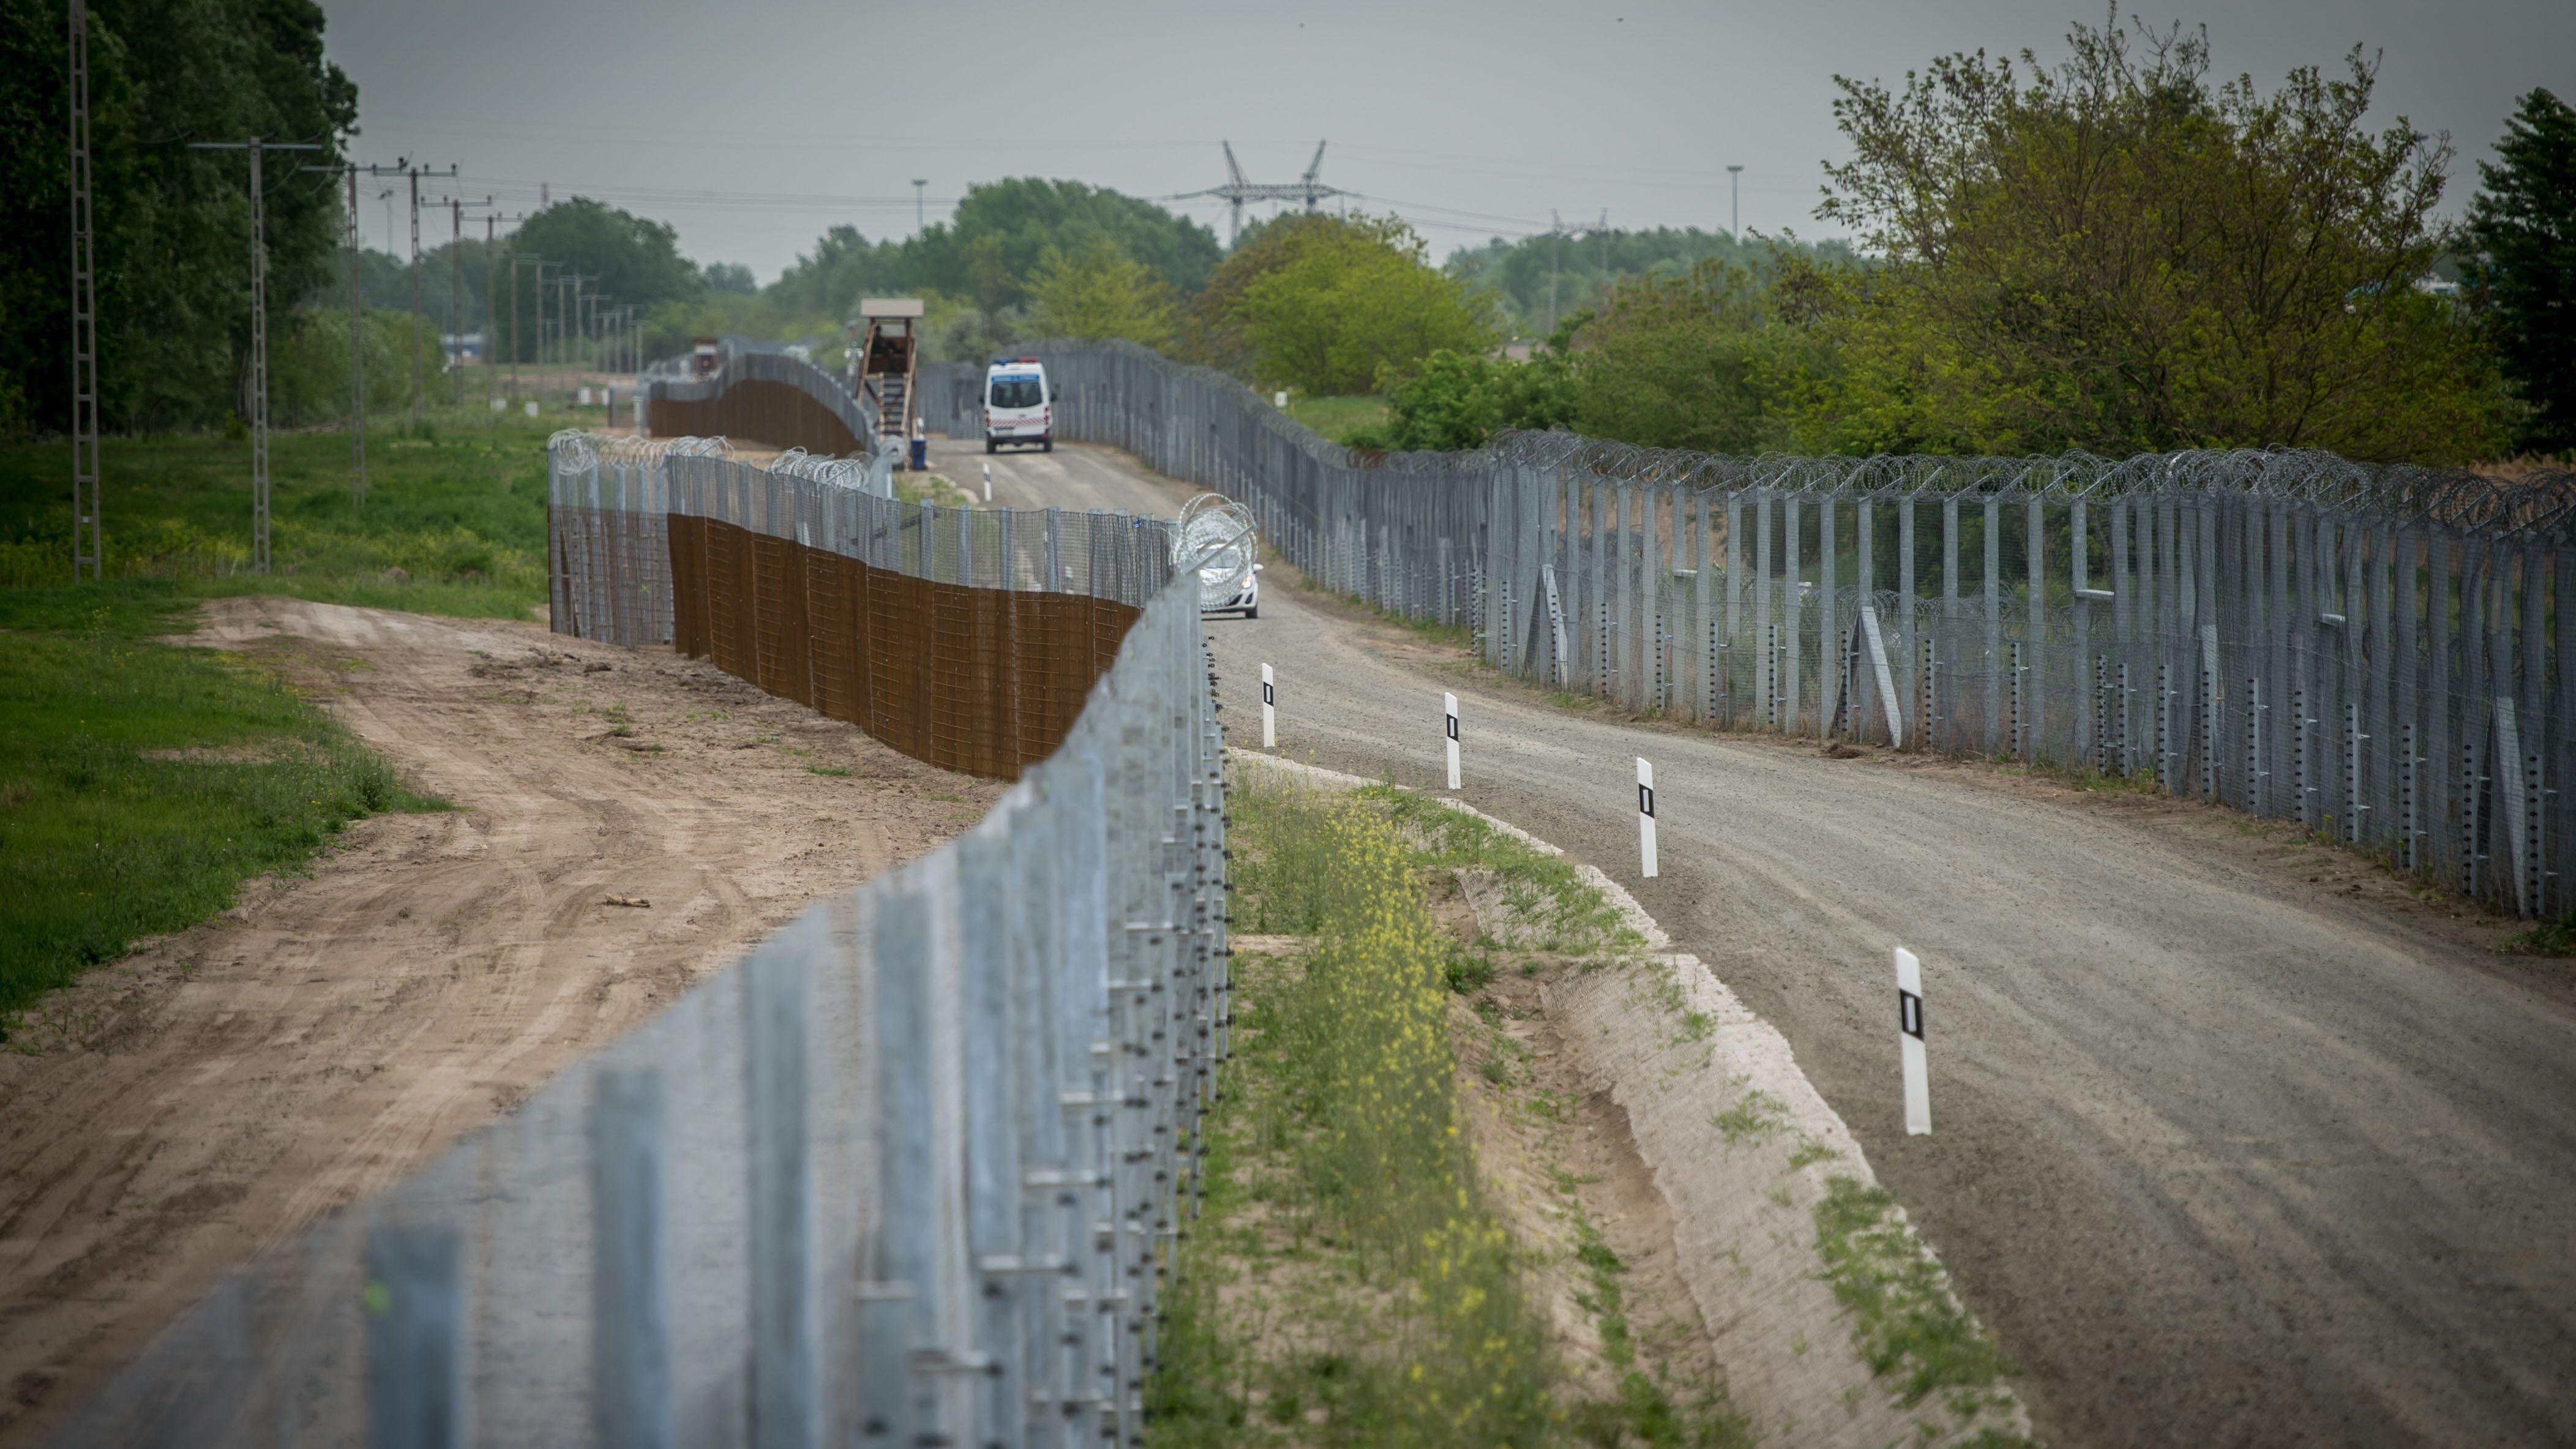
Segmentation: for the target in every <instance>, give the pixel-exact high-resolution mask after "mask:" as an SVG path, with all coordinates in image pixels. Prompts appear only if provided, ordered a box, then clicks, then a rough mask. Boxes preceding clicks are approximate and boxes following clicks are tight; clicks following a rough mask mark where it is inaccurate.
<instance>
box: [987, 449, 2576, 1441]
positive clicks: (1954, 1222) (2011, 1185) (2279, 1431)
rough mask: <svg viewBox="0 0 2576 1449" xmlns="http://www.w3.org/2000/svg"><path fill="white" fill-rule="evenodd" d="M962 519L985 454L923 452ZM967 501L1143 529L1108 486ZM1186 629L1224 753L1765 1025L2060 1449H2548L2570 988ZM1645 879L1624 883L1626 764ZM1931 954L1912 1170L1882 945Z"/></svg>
mask: <svg viewBox="0 0 2576 1449" xmlns="http://www.w3.org/2000/svg"><path fill="white" fill-rule="evenodd" d="M936 452H937V461H938V463H939V465H940V466H941V467H943V469H945V470H946V471H948V472H949V473H950V475H951V476H952V477H956V478H958V479H959V481H960V482H967V481H968V480H972V479H976V478H978V476H979V475H978V473H977V471H976V464H977V463H980V462H982V461H984V460H983V459H982V457H981V456H980V448H959V447H956V446H955V445H949V444H940V445H936ZM992 461H993V463H994V467H993V475H994V483H995V501H996V502H997V503H1000V504H1010V505H1022V506H1027V505H1040V504H1055V505H1058V506H1066V507H1082V508H1091V507H1111V508H1115V507H1124V508H1127V509H1130V510H1132V511H1152V512H1157V513H1166V514H1168V513H1170V512H1172V511H1173V510H1174V508H1175V507H1176V506H1177V502H1178V500H1179V498H1181V497H1182V496H1185V492H1184V491H1183V490H1180V489H1179V488H1178V485H1174V484H1171V483H1169V482H1168V481H1165V480H1152V479H1148V478H1147V477H1146V476H1145V475H1143V474H1142V473H1141V472H1140V471H1139V470H1138V469H1137V468H1136V467H1135V465H1134V464H1133V463H1132V462H1131V461H1129V460H1127V459H1126V458H1125V457H1124V456H1123V455H1120V454H1117V453H1114V452H1111V451H1109V450H1106V449H1095V448H1089V447H1060V448H1059V449H1058V450H1057V451H1056V452H1055V453H1054V454H1052V455H1044V456H1040V455H1029V454H1004V455H1002V456H1001V457H999V458H996V459H994V460H992ZM1287 574H1288V571H1287V570H1286V569H1284V568H1283V567H1281V566H1279V565H1276V564H1274V565H1273V566H1272V569H1271V573H1270V575H1269V576H1268V579H1267V583H1268V585H1269V587H1268V588H1267V590H1266V591H1265V594H1264V597H1263V606H1262V611H1261V617H1260V619H1258V620H1257V621H1251V622H1244V621H1238V620H1233V619H1219V620H1211V621H1209V625H1208V632H1209V633H1210V634H1211V635H1213V636H1214V638H1215V640H1216V645H1215V648H1216V658H1217V661H1218V668H1219V671H1220V673H1221V675H1222V685H1221V690H1222V697H1223V699H1224V701H1225V705H1226V719H1227V721H1228V723H1229V725H1230V726H1231V735H1232V737H1233V739H1234V740H1235V741H1236V742H1238V743H1248V742H1251V741H1254V740H1257V738H1258V722H1259V718H1260V715H1259V690H1258V682H1259V678H1260V665H1261V663H1262V662H1263V661H1265V660H1266V661H1268V662H1269V663H1270V664H1271V665H1272V666H1273V667H1274V669H1275V670H1276V672H1277V674H1278V678H1279V700H1280V711H1279V713H1280V723H1279V736H1280V745H1281V752H1282V753H1283V754H1287V755H1290V756H1292V757H1295V758H1299V759H1308V760H1312V761H1313V762H1315V763H1318V764H1322V765H1327V766H1330V767H1332V768H1335V769H1342V770H1350V771H1355V772H1360V773H1366V774H1373V775H1377V776H1381V777H1384V778H1388V779H1392V780H1395V781H1398V782H1401V783H1404V784H1409V785H1414V786H1420V787H1432V786H1436V785H1437V784H1438V783H1439V770H1440V758H1441V756H1440V738H1441V736H1440V692H1441V691H1442V690H1444V689H1447V690H1454V691H1455V692H1456V693H1457V694H1458V695H1459V696H1460V713H1461V716H1462V729H1461V732H1462V735H1463V736H1464V739H1465V746H1466V748H1465V759H1466V766H1465V778H1466V789H1465V790H1464V791H1463V792H1462V793H1463V795H1464V797H1465V798H1466V799H1467V800H1469V801H1471V802H1472V803H1474V804H1476V805H1478V806H1479V807H1481V808H1483V809H1486V810H1489V811H1491V812H1493V813H1494V814H1496V815H1499V816H1501V817H1503V818H1505V819H1508V820H1511V821H1514V822H1516V823H1519V824H1522V825H1524V826H1526V827H1528V828H1530V829H1532V830H1535V831H1537V832H1538V833H1540V834H1541V835H1543V836H1545V837H1547V838H1548V839H1550V840H1553V841H1555V842H1557V843H1558V844H1560V845H1562V846H1564V847H1565V848H1566V849H1567V850H1568V851H1569V852H1571V853H1573V854H1574V855H1576V856H1577V857H1579V858H1582V859H1586V860H1589V861H1591V862H1592V863H1593V864H1595V865H1598V866H1600V867H1601V868H1602V869H1604V870H1606V871H1608V872H1609V873H1610V874H1611V875H1613V876H1614V877H1616V878H1618V879H1619V880H1621V881H1622V882H1623V883H1625V884H1627V885H1628V886H1629V888H1630V889H1631V890H1632V891H1634V892H1635V893H1636V895H1637V896H1638V898H1639V899H1640V901H1641V902H1642V903H1643V904H1644V905H1645V906H1646V907H1647V909H1649V910H1650V911H1652V912H1653V913H1654V914H1655V916H1656V917H1657V919H1658V920H1660V921H1661V922H1662V923H1663V924H1664V925H1665V927H1666V928H1667V929H1668V930H1669V931H1671V933H1672V934H1673V936H1674V938H1675V945H1676V947H1677V948H1679V949H1683V950H1688V951H1692V952H1696V953H1697V954H1698V955H1699V956H1701V957H1702V959H1704V960H1706V961H1708V962H1709V963H1710V965H1711V967H1712V968H1713V969H1714V970H1715V971H1716V973H1717V974H1718V975H1719V977H1720V978H1721V979H1723V980H1725V981H1726V982H1728V983H1729V984H1730V985H1731V986H1733V987H1734V989H1735V990H1736V991H1737V992H1738V993H1739V994H1740V995H1741V996H1742V997H1743V998H1744V1000H1745V1002H1746V1003H1747V1004H1748V1005H1750V1006H1751V1007H1753V1008H1754V1009H1755V1010H1757V1011H1760V1012H1761V1013H1763V1014H1764V1015H1765V1016H1766V1017H1768V1018H1769V1019H1770V1020H1771V1021H1772V1022H1774V1023H1775V1024H1776V1025H1778V1026H1779V1027H1780V1029H1781V1030H1782V1031H1783V1032H1784V1033H1785V1034H1786V1035H1787V1037H1788V1039H1789V1041H1790V1043H1791V1044H1792V1046H1793V1047H1794V1048H1795V1049H1796V1051H1797V1053H1798V1057H1799V1060H1800V1062H1801V1063H1802V1064H1803V1065H1804V1067H1805V1069H1806V1071H1807V1073H1808V1075H1809V1077H1810V1078H1812V1079H1813V1081H1814V1082H1815V1084H1816V1086H1817V1088H1818V1089H1819V1090H1820V1091H1821V1092H1822V1093H1823V1094H1824V1096H1825V1098H1826V1100H1827V1101H1829V1102H1830V1103H1831V1104H1832V1105H1833V1106H1834V1107H1835V1108H1836V1109H1837V1110H1838V1111H1839V1112H1840V1113H1841V1114H1842V1116H1843V1118H1844V1119H1845V1120H1846V1121H1847V1122H1848V1123H1849V1124H1850V1125H1851V1127H1852V1129H1853V1131H1854V1132H1855V1133H1856V1134H1857V1135H1858V1137H1859V1138H1860V1141H1861V1142H1862V1144H1863V1146H1864V1148H1865V1149H1866V1150H1867V1151H1868V1153H1869V1155H1870V1160H1871V1162H1872V1163H1873V1164H1874V1165H1875V1167H1876V1168H1877V1170H1878V1173H1879V1175H1880V1177H1881V1178H1882V1179H1883V1180H1884V1181H1885V1182H1886V1184H1887V1185H1888V1186H1889V1187H1890V1188H1891V1189H1892V1190H1893V1191H1894V1192H1895V1193H1896V1195H1897V1197H1898V1199H1899V1200H1900V1201H1901V1202H1903V1203H1904V1204H1905V1205H1906V1207H1907V1210H1908V1211H1909V1213H1910V1214H1911V1215H1912V1217H1913V1218H1914V1220H1915V1222H1916V1223H1917V1224H1918V1226H1919V1227H1920V1228H1921V1230H1922V1231H1923V1233H1924V1236H1925V1237H1926V1238H1927V1239H1928V1240H1929V1241H1930V1242H1931V1243H1932V1244H1933V1245H1934V1246H1935V1247H1936V1248H1937V1249H1938V1250H1939V1251H1940V1253H1941V1255H1942V1257H1943V1259H1944V1260H1945V1261H1946V1262H1947V1264H1948V1265H1949V1267H1950V1268H1951V1270H1952V1272H1953V1273H1954V1274H1955V1275H1956V1277H1957V1280H1958V1283H1959V1287H1960V1290H1961V1293H1962V1296H1963V1297H1964V1298H1965V1299H1966V1300H1967V1302H1968V1303H1969V1305H1970V1306H1971V1307H1972V1308H1974V1309H1975V1310H1976V1311H1977V1312H1978V1314H1979V1315H1980V1316H1982V1317H1983V1318H1984V1319H1985V1320H1986V1321H1987V1322H1988V1323H1989V1324H1990V1325H1992V1326H1993V1327H1994V1329H1995V1330H1996V1333H1997V1335H1998V1337H1999V1338H2000V1339H2001V1341H2002V1343H2003V1345H2004V1348H2005V1351H2006V1353H2007V1355H2008V1356H2009V1357H2010V1358H2011V1359H2012V1360H2013V1361H2014V1363H2015V1364H2016V1366H2017V1367H2018V1368H2019V1369H2020V1370H2021V1372H2022V1374H2023V1377H2022V1379H2021V1380H2020V1384H2019V1386H2020V1388H2021V1390H2022V1392H2023V1394H2024V1395H2025V1397H2026V1399H2027V1401H2028V1403H2029V1405H2030V1407H2031V1411H2032V1415H2033V1418H2034V1420H2035V1422H2036V1425H2037V1427H2038V1430H2039V1433H2040V1435H2041V1437H2042V1438H2043V1439H2045V1440H2048V1441H2050V1442H2052V1443H2057V1444H2072V1445H2130V1444H2141V1445H2143V1444H2175V1445H2196V1446H2217V1445H2240V1444H2242V1445H2254V1444H2263V1445H2278V1444H2308V1443H2315V1444H2544V1443H2559V1444H2563V1443H2571V1442H2576V990H2571V987H2570V979H2571V972H2570V969H2569V968H2568V966H2567V965H2566V964H2565V963H2564V962H2555V961H2542V960H2536V959H2534V958H2529V957H2522V956H2513V955H2505V954H2499V953H2497V952H2496V951H2495V950H2494V949H2493V947H2494V944H2495V942H2496V941H2497V940H2498V939H2499V938H2500V937H2501V936H2502V935H2503V934H2505V928H2503V927H2501V926H2499V925H2497V924H2495V923H2493V922H2491V921H2487V920H2484V919H2481V918H2477V917H2474V916H2471V915H2468V914H2465V913H2462V912H2460V911H2459V910H2457V909H2456V908H2455V907H2453V906H2452V905H2451V904H2450V903H2447V902H2443V901H2424V900H2418V899H2417V898H2415V897H2414V896H2412V895H2411V894H2410V893H2409V892H2408V891H2407V890H2406V889H2404V888H2403V887H2402V886H2401V885H2399V884H2398V883H2397V882H2395V881H2393V880H2391V879H2389V878H2388V877H2386V876H2384V875H2382V874H2381V873H2380V872H2378V871H2377V870H2375V869H2374V868H2372V867H2370V866H2368V865H2366V864H2364V863H2362V862H2359V861H2356V860H2354V859H2352V858H2350V857H2347V856H2345V855H2343V854H2342V853H2341V852H2338V851H2334V850H2331V849H2322V848H2310V847H2306V846H2303V845H2301V844H2300V843H2299V842H2297V841H2295V840H2292V839H2290V838H2288V837H2287V836H2286V835H2285V834H2284V833H2283V832H2281V831H2280V830H2278V829H2277V828H2274V827H2269V826H2263V825H2259V824H2256V823H2254V822H2250V821H2248V820H2246V819H2245V818H2244V817H2240V816H2236V815H2233V814H2230V813H2227V812H2222V811H2216V810H2209V809H2204V808H2202V807H2200V806H2197V805H2191V804H2183V803H2177V802H2169V801H2162V800H2158V799H2155V798H2153V797H2150V796H2143V795H2136V794H2129V793H2125V792H2122V793H2090V794H2088V793H2080V792H2077V791H2074V790H2071V789H2068V788H2065V787H2063V786H2060V785H2057V784H2053V783H2050V782H2047V781H2043V780H2031V779H2025V778H2022V777H2019V776H2015V775H2012V774H2010V773H2008V772H2003V771H1997V770H1992V769H1987V768H1984V767H1980V766H1973V765H1957V764H1946V763H1940V762H1925V761H1915V760H1906V759H1889V760H1878V759H1871V758H1861V759H1841V760H1836V759H1827V758H1824V757H1823V756H1821V755H1820V754H1819V753H1818V752H1817V751H1816V750H1815V748H1814V747H1813V746H1812V745H1807V746H1798V745H1792V744H1786V743H1782V742H1777V741H1769V740H1759V739H1748V738H1741V737H1738V738H1724V737H1717V736H1712V735H1708V734H1703V733H1698V732H1687V731H1680V730H1675V729H1670V728H1665V727H1662V726H1659V725H1652V724H1638V723H1633V722H1624V721H1621V720H1618V719H1615V718H1612V717H1610V716H1608V715H1606V714H1604V713H1600V712H1597V711H1584V710H1577V709H1567V708H1560V707H1558V706H1556V705H1553V704H1551V703H1549V702H1548V701H1547V700H1546V699H1544V698H1543V697H1542V696H1540V695H1539V694H1538V693H1537V692H1536V691H1533V690H1531V689H1529V688H1527V687H1525V686H1522V685H1519V684H1517V683H1515V682H1512V681H1508V680H1504V679H1501V678H1499V677H1497V676H1495V675H1493V674H1491V673H1490V672H1485V671H1481V670H1477V669H1474V668H1472V667H1471V666H1470V665H1469V664H1468V663H1467V662H1466V661H1464V660H1463V659H1462V658H1461V657H1460V656H1459V655H1458V653H1457V652H1456V651H1454V650H1451V649H1446V648H1443V647H1439V646H1436V645H1433V644H1429V643H1426V642H1424V641H1422V640H1420V639H1419V638H1418V637H1416V636H1413V635H1411V634H1409V633H1407V632H1405V631H1402V630H1397V629H1392V628H1389V627H1386V626H1383V625H1379V624H1375V623H1373V622H1370V621H1367V620H1364V619H1361V618H1359V617H1358V616H1357V615H1355V614H1354V613H1353V612H1352V611H1350V610H1348V609H1347V608H1345V607H1343V606H1341V605H1339V604H1337V603H1333V602H1331V601H1326V600H1321V599H1318V598H1317V597H1316V596H1314V595H1311V594H1303V593H1300V592H1298V591H1296V590H1294V589H1292V588H1290V587H1285V586H1284V585H1286V584H1288V582H1289V580H1288V577H1287ZM1639 754H1644V755H1647V756H1648V757H1650V758H1651V759H1652V760H1653V761H1654V765H1655V774H1656V782H1657V787H1658V790H1657V793H1658V803H1659V812H1658V813H1659V817H1660V836H1661V841H1660V844H1661V856H1662V867H1663V874H1662V876H1661V878H1660V879H1657V880H1654V881H1640V880H1638V879H1637V862H1636V825H1635V821H1636V816H1635V805H1634V795H1633V793H1632V784H1631V782H1632V780H1633V778H1634V774H1633V770H1634V766H1633V764H1632V759H1633V757H1634V756H1636V755H1639ZM1899 943H1902V944H1904V945H1906V946H1907V947H1909V948H1911V949H1912V950H1914V951H1915V952H1917V953H1918V954H1919V955H1921V956H1922V958H1923V961H1924V972H1925V978H1926V985H1925V997H1926V1002H1927V1012H1926V1015H1927V1020H1928V1026H1929V1037H1930V1045H1931V1062H1932V1111H1933V1122H1934V1132H1933V1133H1932V1135H1931V1136H1929V1137H1920V1138H1908V1137H1907V1136H1906V1135H1905V1134H1904V1130H1903V1123H1902V1117H1901V1103H1900V1101H1899V1097H1898V1081H1897V1066H1896V1050H1895V1030H1894V1021H1893V1017H1894V1015H1895V1001H1894V995H1895V993H1894V991H1893V990H1892V989H1891V988H1892V981H1891V975H1892V971H1891V968H1890V966H1889V964H1888V952H1889V948H1890V947H1892V946H1894V945H1896V944H1899Z"/></svg>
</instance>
